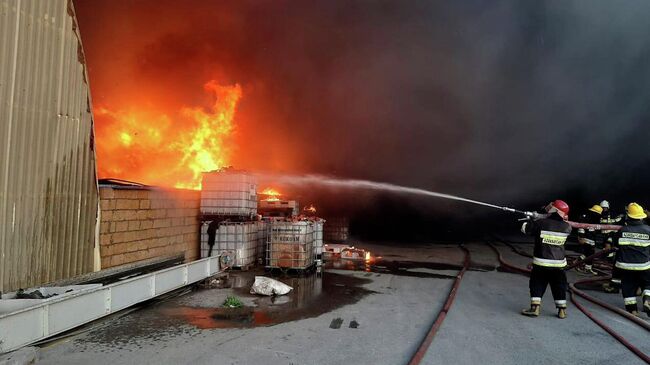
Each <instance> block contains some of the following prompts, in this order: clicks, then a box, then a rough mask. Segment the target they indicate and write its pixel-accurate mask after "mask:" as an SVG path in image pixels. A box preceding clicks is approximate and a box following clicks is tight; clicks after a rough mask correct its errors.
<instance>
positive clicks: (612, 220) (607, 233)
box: [600, 200, 624, 293]
mask: <svg viewBox="0 0 650 365" xmlns="http://www.w3.org/2000/svg"><path fill="white" fill-rule="evenodd" d="M600 206H601V207H602V208H603V212H602V214H601V215H600V224H615V225H618V224H621V222H622V221H623V218H624V215H623V214H619V215H615V214H614V213H612V211H611V209H610V208H609V202H608V201H607V200H603V201H602V202H601V203H600ZM601 233H602V236H603V242H604V244H605V249H611V248H612V243H613V241H614V236H615V235H616V233H617V232H616V231H611V230H603V231H602V232H601ZM607 258H608V259H609V260H610V261H611V262H612V264H613V263H614V259H615V257H614V253H613V252H612V253H610V254H609V255H608V256H607ZM620 288H621V277H620V270H619V269H618V268H616V267H614V268H613V269H612V278H611V279H610V280H609V282H608V283H605V284H603V290H604V291H605V292H607V293H618V291H619V290H620Z"/></svg>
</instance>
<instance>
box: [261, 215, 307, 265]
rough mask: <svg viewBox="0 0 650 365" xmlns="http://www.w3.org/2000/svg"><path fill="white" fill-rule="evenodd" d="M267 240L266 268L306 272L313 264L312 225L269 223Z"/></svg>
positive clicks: (293, 222) (297, 222)
mask: <svg viewBox="0 0 650 365" xmlns="http://www.w3.org/2000/svg"><path fill="white" fill-rule="evenodd" d="M269 224H270V228H269V235H268V239H267V251H266V267H267V268H269V269H296V270H306V269H309V268H311V267H312V266H313V265H314V263H315V260H314V223H313V222H311V221H292V220H275V221H271V222H270V223H269Z"/></svg>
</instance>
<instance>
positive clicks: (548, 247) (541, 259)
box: [521, 214, 571, 268]
mask: <svg viewBox="0 0 650 365" xmlns="http://www.w3.org/2000/svg"><path fill="white" fill-rule="evenodd" d="M521 230H522V231H523V232H524V233H526V234H529V235H532V236H534V237H535V248H534V249H533V265H538V266H543V267H557V268H563V267H565V266H566V258H565V257H564V244H565V243H566V240H567V238H568V237H569V233H571V226H570V225H569V223H567V222H565V221H564V220H563V219H562V217H560V216H559V215H557V214H551V215H550V216H549V217H548V218H544V219H540V220H537V221H528V222H526V223H524V225H523V226H522V227H521Z"/></svg>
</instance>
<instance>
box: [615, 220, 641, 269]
mask: <svg viewBox="0 0 650 365" xmlns="http://www.w3.org/2000/svg"><path fill="white" fill-rule="evenodd" d="M614 244H615V245H616V246H618V251H617V252H616V267H617V268H619V269H623V270H650V226H648V225H647V224H645V223H644V222H643V220H637V219H631V220H628V221H627V222H625V225H624V226H623V228H621V230H620V231H619V232H618V234H617V235H616V236H615V238H614Z"/></svg>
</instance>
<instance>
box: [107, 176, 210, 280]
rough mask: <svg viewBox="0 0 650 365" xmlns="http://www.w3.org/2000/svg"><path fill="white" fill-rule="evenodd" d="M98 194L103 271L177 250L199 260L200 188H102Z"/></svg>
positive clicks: (170, 253) (174, 252)
mask: <svg viewBox="0 0 650 365" xmlns="http://www.w3.org/2000/svg"><path fill="white" fill-rule="evenodd" d="M99 196H100V209H101V225H100V236H99V241H100V256H101V268H102V269H106V268H110V267H114V266H119V265H123V264H129V263H134V262H137V261H141V260H146V259H152V258H159V257H165V256H170V255H174V254H179V253H183V254H184V255H185V260H186V261H191V260H196V259H197V258H199V204H200V192H199V191H192V190H177V189H160V188H155V189H134V188H124V187H112V186H100V189H99Z"/></svg>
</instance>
